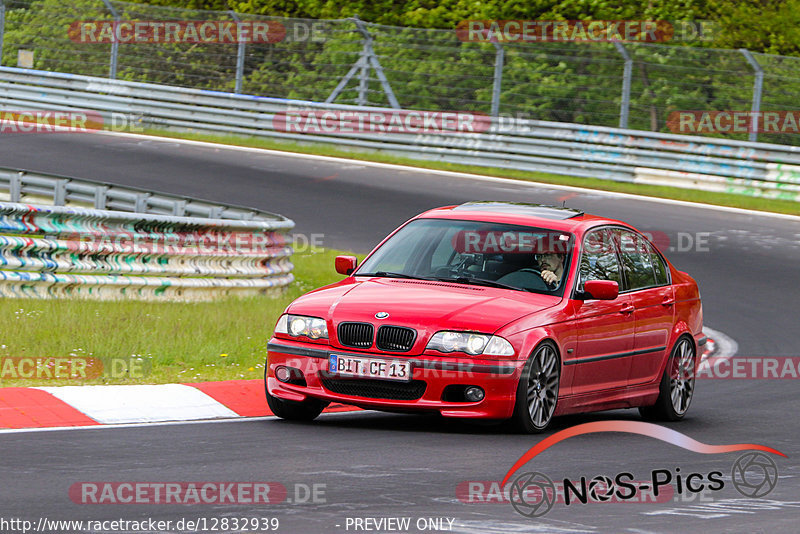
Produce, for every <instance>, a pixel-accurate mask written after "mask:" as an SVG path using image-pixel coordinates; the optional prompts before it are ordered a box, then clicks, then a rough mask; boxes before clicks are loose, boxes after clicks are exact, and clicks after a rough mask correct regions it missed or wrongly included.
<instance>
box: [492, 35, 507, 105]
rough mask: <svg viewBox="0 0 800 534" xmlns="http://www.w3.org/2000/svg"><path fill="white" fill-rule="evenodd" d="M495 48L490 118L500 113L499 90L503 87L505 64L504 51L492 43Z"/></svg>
mask: <svg viewBox="0 0 800 534" xmlns="http://www.w3.org/2000/svg"><path fill="white" fill-rule="evenodd" d="M492 44H493V45H494V48H495V54H494V83H493V85H492V117H497V116H498V115H499V113H500V89H501V87H502V86H503V64H504V63H505V56H506V51H505V49H503V46H502V45H501V44H500V43H497V42H493V43H492Z"/></svg>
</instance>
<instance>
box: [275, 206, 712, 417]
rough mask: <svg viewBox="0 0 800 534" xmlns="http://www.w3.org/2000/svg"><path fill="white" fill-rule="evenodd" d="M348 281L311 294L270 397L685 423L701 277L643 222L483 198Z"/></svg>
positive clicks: (399, 236)
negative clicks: (627, 414) (641, 228)
mask: <svg viewBox="0 0 800 534" xmlns="http://www.w3.org/2000/svg"><path fill="white" fill-rule="evenodd" d="M336 270H337V271H338V272H339V273H341V274H344V275H346V278H345V279H343V280H342V281H340V282H338V283H335V284H332V285H329V286H326V287H323V288H320V289H316V290H314V291H311V292H310V293H308V294H306V295H304V296H302V297H300V298H298V299H297V300H295V301H294V302H293V303H292V304H290V305H289V307H288V308H287V309H286V311H285V312H284V314H283V315H282V316H281V317H280V319H279V320H278V323H277V325H276V327H275V333H274V336H273V338H272V339H270V341H269V344H268V353H269V354H268V358H267V365H266V373H265V382H266V390H267V401H268V403H269V406H270V408H271V410H272V411H273V413H275V414H276V415H278V416H279V417H282V418H285V419H294V420H311V419H314V418H315V417H316V416H317V415H319V414H320V412H321V411H322V410H323V409H324V408H325V406H327V404H329V403H330V402H332V401H335V402H341V403H345V404H351V405H355V406H360V407H363V408H367V409H374V410H386V411H404V412H414V411H418V412H422V411H436V412H439V413H441V414H442V415H443V416H446V417H471V418H487V419H510V420H511V421H512V422H513V424H514V426H515V427H516V428H518V429H519V430H520V431H523V432H541V431H543V430H545V429H546V428H547V427H548V426H549V425H550V423H551V421H552V420H553V417H555V416H559V415H564V414H571V413H579V412H590V411H597V410H609V409H617V408H635V407H638V408H639V411H640V412H641V414H642V416H644V417H646V418H650V419H660V420H672V421H674V420H678V419H681V418H682V417H683V416H684V415H685V414H686V411H687V410H688V408H689V404H690V403H691V400H692V395H693V393H694V386H695V368H696V364H697V354H698V349H699V348H700V347H701V346H702V345H703V344H704V343H705V337H704V336H703V331H702V330H703V314H702V306H701V302H700V294H699V291H698V288H697V283H696V282H695V281H694V280H693V279H692V278H691V277H690V276H689V275H688V274H686V273H684V272H681V271H679V270H677V269H676V268H675V267H674V266H673V265H672V264H671V263H670V262H669V261H668V260H667V259H666V258H664V256H663V255H662V254H661V253H660V252H659V251H658V250H657V249H656V247H655V246H653V244H652V243H651V242H650V241H649V240H648V239H647V238H646V237H645V236H644V235H643V234H642V233H640V232H638V231H637V230H636V229H635V228H633V227H631V226H629V225H627V224H625V223H623V222H620V221H616V220H612V219H607V218H603V217H598V216H594V215H589V214H585V213H583V212H580V211H577V210H573V209H568V208H558V207H552V206H541V205H536V204H522V203H511V202H470V203H466V204H462V205H459V206H447V207H443V208H438V209H434V210H431V211H428V212H425V213H423V214H421V215H418V216H417V217H414V218H413V219H411V220H410V221H408V222H406V223H405V224H403V225H402V226H400V227H399V228H398V229H397V230H395V231H394V232H393V233H392V234H390V235H389V236H388V237H387V238H386V239H384V240H383V242H381V243H380V244H379V245H378V246H377V247H376V248H375V250H373V251H372V252H371V253H370V255H369V256H367V258H366V260H365V261H364V262H363V264H362V265H361V266H357V262H356V258H354V257H350V256H340V257H338V258H336Z"/></svg>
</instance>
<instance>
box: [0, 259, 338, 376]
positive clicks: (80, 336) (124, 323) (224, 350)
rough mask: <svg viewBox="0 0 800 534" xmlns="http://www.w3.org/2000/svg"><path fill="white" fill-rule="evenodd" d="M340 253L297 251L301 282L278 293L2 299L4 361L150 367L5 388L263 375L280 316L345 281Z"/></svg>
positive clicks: (0, 342) (297, 272) (0, 335)
mask: <svg viewBox="0 0 800 534" xmlns="http://www.w3.org/2000/svg"><path fill="white" fill-rule="evenodd" d="M337 254H341V252H339V251H335V250H327V249H325V250H322V249H316V250H312V251H308V252H305V253H302V254H296V255H294V256H293V261H294V263H295V269H294V273H295V277H296V281H295V282H294V283H293V284H292V285H291V287H290V288H289V289H288V290H287V291H286V292H285V293H284V294H283V295H281V296H280V297H278V298H269V297H253V298H247V299H235V298H228V299H224V300H218V301H213V302H199V303H174V302H135V301H117V302H95V301H88V300H24V299H0V324H2V325H3V328H2V331H1V333H0V359H2V358H16V357H24V358H39V359H44V358H80V357H84V356H90V357H92V358H99V359H103V360H105V359H108V358H115V359H121V361H124V362H129V360H130V359H133V360H135V361H138V362H141V363H142V364H143V365H141V369H142V371H143V372H135V373H133V374H134V376H117V377H111V376H103V377H100V378H96V379H91V380H85V379H71V380H70V379H61V380H55V379H39V380H36V379H16V380H10V379H7V378H0V386H34V385H50V386H52V385H80V384H161V383H173V382H206V381H213V380H235V379H254V378H262V377H263V376H264V360H265V358H266V346H267V340H268V339H269V337H270V336H271V335H272V329H273V327H274V326H275V322H276V321H277V319H278V317H279V315H280V313H281V312H282V311H283V310H284V308H285V307H286V306H287V305H288V304H289V302H291V301H292V300H294V299H295V298H297V297H298V296H300V295H301V294H303V293H305V292H307V291H309V290H311V289H314V288H316V287H320V286H323V285H326V284H329V283H332V282H335V281H337V280H341V279H342V276H341V275H339V274H337V273H336V271H335V270H334V267H333V258H334V257H335V256H336V255H337ZM138 359H140V360H138ZM0 369H2V368H0ZM117 369H118V370H121V369H122V367H121V365H119V364H118V368H117ZM142 375H144V376H142ZM2 376H4V377H7V376H11V375H10V373H4V374H3V375H2Z"/></svg>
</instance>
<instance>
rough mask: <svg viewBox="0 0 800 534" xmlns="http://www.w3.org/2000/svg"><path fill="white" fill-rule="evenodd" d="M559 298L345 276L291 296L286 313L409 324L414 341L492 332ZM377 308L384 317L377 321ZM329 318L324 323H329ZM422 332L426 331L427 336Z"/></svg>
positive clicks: (416, 281) (376, 324)
mask: <svg viewBox="0 0 800 534" xmlns="http://www.w3.org/2000/svg"><path fill="white" fill-rule="evenodd" d="M560 300H561V299H560V297H555V296H551V295H540V294H536V293H529V292H524V291H512V290H507V289H500V288H491V287H480V286H470V285H465V284H455V283H448V282H429V281H423V280H406V279H396V278H368V279H365V280H353V279H348V280H345V281H344V282H343V283H341V284H337V285H334V286H331V287H327V288H323V289H320V290H317V291H315V292H312V293H309V294H307V295H305V296H303V297H301V298H299V299H298V300H296V301H295V302H294V303H293V304H292V305H291V306H290V308H289V312H290V313H295V314H301V315H312V316H317V317H324V318H326V319H328V320H329V321H330V322H332V323H333V325H332V326H334V328H335V327H336V326H337V325H338V324H339V323H341V322H342V321H357V322H367V323H372V324H374V325H375V326H376V327H377V326H380V325H383V324H386V325H397V326H409V327H411V328H414V329H415V330H417V331H418V334H419V335H418V336H417V339H418V341H421V340H422V339H427V338H428V337H429V336H430V335H432V334H433V333H435V332H436V331H439V330H445V329H452V330H464V331H474V332H484V333H487V334H492V333H494V332H496V331H497V330H498V329H500V328H501V327H503V326H504V325H506V324H508V323H510V322H512V321H514V320H517V319H519V318H520V317H523V316H525V315H529V314H531V313H536V312H539V311H541V310H544V309H547V308H551V307H553V306H555V305H556V304H558V302H560ZM378 312H385V313H388V314H389V315H388V317H386V318H384V319H377V318H376V317H375V314H376V313H378ZM330 322H329V324H330ZM426 334H427V335H426Z"/></svg>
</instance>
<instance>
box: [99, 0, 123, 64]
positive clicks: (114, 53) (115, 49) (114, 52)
mask: <svg viewBox="0 0 800 534" xmlns="http://www.w3.org/2000/svg"><path fill="white" fill-rule="evenodd" d="M103 3H104V4H105V5H106V8H107V9H108V10H109V11H110V12H111V15H112V16H113V17H114V35H113V36H112V39H111V60H110V62H109V66H108V77H109V78H111V79H112V80H114V79H116V78H117V57H118V56H119V40H118V39H117V28H119V19H120V17H119V11H117V10H116V8H115V7H114V6H113V5H111V2H110V0H103Z"/></svg>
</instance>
